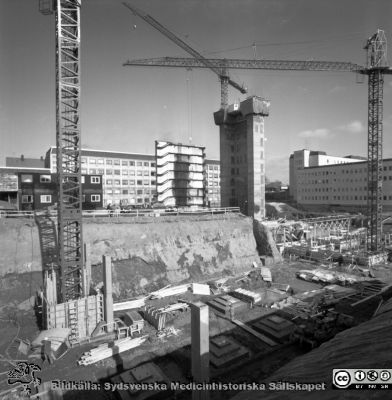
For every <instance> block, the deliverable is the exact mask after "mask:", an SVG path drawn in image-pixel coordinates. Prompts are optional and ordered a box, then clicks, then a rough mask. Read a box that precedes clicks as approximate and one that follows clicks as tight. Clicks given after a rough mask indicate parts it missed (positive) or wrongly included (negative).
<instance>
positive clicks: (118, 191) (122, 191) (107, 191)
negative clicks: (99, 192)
mask: <svg viewBox="0 0 392 400" xmlns="http://www.w3.org/2000/svg"><path fill="white" fill-rule="evenodd" d="M104 193H105V194H113V193H114V194H147V195H150V194H152V195H153V194H155V193H156V190H150V189H105V191H104Z"/></svg>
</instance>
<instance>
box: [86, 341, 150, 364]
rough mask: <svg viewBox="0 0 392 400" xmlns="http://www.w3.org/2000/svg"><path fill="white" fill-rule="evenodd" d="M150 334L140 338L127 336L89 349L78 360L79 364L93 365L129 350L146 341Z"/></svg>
mask: <svg viewBox="0 0 392 400" xmlns="http://www.w3.org/2000/svg"><path fill="white" fill-rule="evenodd" d="M147 337H148V336H142V337H140V338H135V339H131V338H125V339H119V340H115V341H114V342H113V343H111V344H109V343H104V344H101V345H99V346H98V347H95V348H93V349H91V350H89V351H86V352H84V353H83V355H82V356H81V357H80V360H79V361H78V365H84V366H86V365H91V364H94V363H96V362H98V361H101V360H104V359H105V358H109V357H112V356H114V355H115V354H119V353H122V352H124V351H128V350H130V349H133V348H135V347H138V346H140V345H141V344H142V343H144V342H145V341H146V339H147Z"/></svg>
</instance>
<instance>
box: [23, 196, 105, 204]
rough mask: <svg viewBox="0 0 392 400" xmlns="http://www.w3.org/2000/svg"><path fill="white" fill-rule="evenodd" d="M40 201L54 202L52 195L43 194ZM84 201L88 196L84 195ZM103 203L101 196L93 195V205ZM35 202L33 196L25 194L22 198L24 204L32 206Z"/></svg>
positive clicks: (45, 202) (44, 202) (43, 202)
mask: <svg viewBox="0 0 392 400" xmlns="http://www.w3.org/2000/svg"><path fill="white" fill-rule="evenodd" d="M39 201H40V203H42V204H50V203H51V202H52V195H51V194H41V195H40V196H39ZM82 201H83V202H84V203H85V202H86V195H85V194H84V195H83V197H82ZM100 201H101V195H100V194H92V195H91V202H92V203H99V202H100ZM33 202H34V197H33V195H32V194H24V195H23V196H22V203H23V204H32V203H33Z"/></svg>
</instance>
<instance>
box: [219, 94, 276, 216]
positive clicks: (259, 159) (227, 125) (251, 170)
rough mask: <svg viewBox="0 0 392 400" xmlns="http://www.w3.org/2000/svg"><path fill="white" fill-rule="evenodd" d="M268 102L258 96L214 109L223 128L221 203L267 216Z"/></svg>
mask: <svg viewBox="0 0 392 400" xmlns="http://www.w3.org/2000/svg"><path fill="white" fill-rule="evenodd" d="M268 113H269V102H268V101H266V100H264V99H261V98H260V97H257V96H252V97H249V98H247V99H246V100H244V101H242V102H240V103H238V104H232V105H230V106H228V107H227V108H226V109H225V110H223V109H222V110H219V111H217V112H216V113H214V119H215V124H216V125H219V128H220V162H221V203H222V207H240V210H241V212H242V213H244V214H245V215H249V216H251V217H254V218H257V219H262V218H264V217H265V168H264V164H265V161H264V117H265V116H267V115H268Z"/></svg>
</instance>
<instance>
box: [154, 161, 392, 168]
mask: <svg viewBox="0 0 392 400" xmlns="http://www.w3.org/2000/svg"><path fill="white" fill-rule="evenodd" d="M151 168H155V163H154V162H152V163H151ZM389 168H390V169H392V168H391V167H389Z"/></svg>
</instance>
